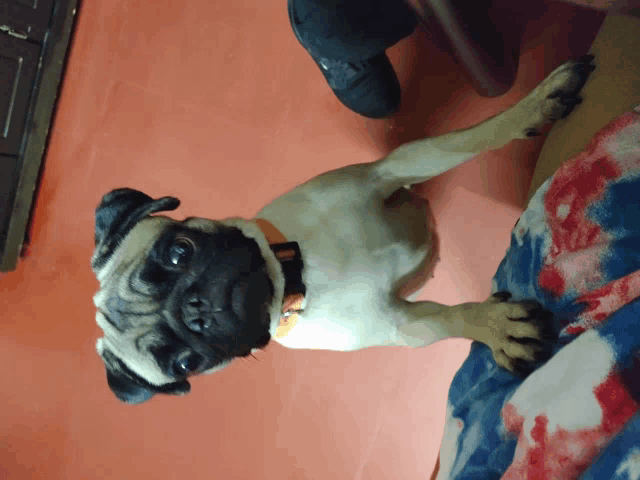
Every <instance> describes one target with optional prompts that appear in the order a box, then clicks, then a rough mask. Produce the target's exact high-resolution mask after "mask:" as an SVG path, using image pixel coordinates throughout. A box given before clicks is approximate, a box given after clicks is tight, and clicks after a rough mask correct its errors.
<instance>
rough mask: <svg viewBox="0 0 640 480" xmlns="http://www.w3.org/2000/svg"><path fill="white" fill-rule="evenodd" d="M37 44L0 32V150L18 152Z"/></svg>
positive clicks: (34, 66)
mask: <svg viewBox="0 0 640 480" xmlns="http://www.w3.org/2000/svg"><path fill="white" fill-rule="evenodd" d="M40 48H41V47H40V45H38V44H37V43H31V42H26V41H24V40H20V39H18V38H15V37H11V36H9V35H2V34H0V154H3V155H16V156H17V155H19V154H20V150H21V145H22V139H23V132H24V129H25V120H26V117H27V110H28V108H29V103H30V101H31V92H32V90H33V87H34V83H35V78H36V72H37V70H38V57H39V56H40Z"/></svg>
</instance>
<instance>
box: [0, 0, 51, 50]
mask: <svg viewBox="0 0 640 480" xmlns="http://www.w3.org/2000/svg"><path fill="white" fill-rule="evenodd" d="M52 6H53V0H2V1H1V3H0V30H3V31H4V32H5V33H8V34H10V35H15V36H16V37H18V38H22V39H29V40H30V41H34V42H38V43H42V42H43V41H44V37H45V34H46V33H47V30H48V28H49V19H50V18H51V8H52Z"/></svg>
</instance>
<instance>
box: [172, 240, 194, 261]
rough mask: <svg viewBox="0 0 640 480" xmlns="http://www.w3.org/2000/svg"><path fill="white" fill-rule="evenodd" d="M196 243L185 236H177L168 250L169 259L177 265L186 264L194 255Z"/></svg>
mask: <svg viewBox="0 0 640 480" xmlns="http://www.w3.org/2000/svg"><path fill="white" fill-rule="evenodd" d="M194 252H195V245H194V244H193V242H192V241H191V240H189V239H188V238H184V237H179V238H176V240H175V241H174V242H173V245H171V246H170V247H169V251H168V252H167V260H168V261H169V263H170V264H171V265H173V266H176V267H181V266H183V265H186V264H187V263H189V261H190V260H191V257H193V254H194Z"/></svg>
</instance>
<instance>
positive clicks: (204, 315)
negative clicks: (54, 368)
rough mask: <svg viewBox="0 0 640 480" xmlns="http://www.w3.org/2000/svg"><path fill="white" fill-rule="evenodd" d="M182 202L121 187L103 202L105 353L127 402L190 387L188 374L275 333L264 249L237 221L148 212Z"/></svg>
mask: <svg viewBox="0 0 640 480" xmlns="http://www.w3.org/2000/svg"><path fill="white" fill-rule="evenodd" d="M170 200H173V201H174V202H173V203H169V204H167V202H170ZM174 205H175V206H174ZM176 206H177V201H175V199H170V197H165V198H164V199H159V200H153V199H151V198H149V197H147V196H146V195H144V194H141V193H140V192H136V191H134V190H128V189H120V190H116V191H114V192H111V193H110V194H108V195H106V196H105V197H104V198H103V201H102V203H101V204H100V206H99V207H98V209H97V210H96V251H95V253H94V257H93V261H92V265H93V267H94V271H95V273H96V276H97V278H98V280H99V281H100V291H99V292H98V293H97V294H96V296H95V297H94V302H95V304H96V307H97V309H98V312H97V321H98V324H99V325H100V327H101V328H102V330H103V331H104V337H103V338H101V339H100V340H99V341H98V352H99V353H100V355H101V356H102V358H103V360H104V362H105V365H106V368H107V380H108V382H109V386H110V387H111V390H112V391H113V392H114V393H115V394H116V396H117V397H118V398H119V399H120V400H123V401H125V402H128V403H140V402H143V401H145V400H148V399H149V398H151V397H152V396H153V395H154V394H155V393H173V394H182V393H186V392H188V391H189V388H190V387H189V383H188V381H187V378H188V377H189V376H192V375H195V374H198V373H203V372H211V371H216V370H219V369H220V368H223V367H224V366H225V365H227V364H228V363H229V362H230V361H231V360H232V359H233V358H235V357H241V356H246V355H249V354H250V353H251V351H252V350H253V349H256V348H261V347H264V346H265V345H266V344H267V343H268V342H269V339H270V329H271V315H272V312H273V304H274V297H275V296H276V295H275V292H274V281H273V280H274V271H273V269H274V266H273V265H272V264H271V263H270V262H269V261H265V255H264V248H261V245H259V242H258V241H256V240H255V239H254V238H250V236H247V235H245V232H243V231H242V229H241V228H239V226H241V224H239V223H238V222H237V221H231V222H214V221H211V220H204V219H196V218H190V219H186V220H184V221H182V222H177V221H174V220H171V219H169V218H167V217H163V216H149V214H150V213H154V212H157V211H160V210H167V209H174V208H176ZM114 240H115V241H114ZM262 247H264V245H262ZM268 260H269V259H268Z"/></svg>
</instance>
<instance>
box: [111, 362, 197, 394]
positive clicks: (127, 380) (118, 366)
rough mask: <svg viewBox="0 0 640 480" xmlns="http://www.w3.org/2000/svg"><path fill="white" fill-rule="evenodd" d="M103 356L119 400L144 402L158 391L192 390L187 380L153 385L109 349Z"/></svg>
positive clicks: (113, 389)
mask: <svg viewBox="0 0 640 480" xmlns="http://www.w3.org/2000/svg"><path fill="white" fill-rule="evenodd" d="M101 356H102V358H103V360H104V362H105V367H106V369H107V384H108V385H109V388H110V389H111V391H112V392H113V393H114V394H115V396H116V397H117V398H118V400H120V401H122V402H125V403H129V404H137V403H144V402H146V401H147V400H149V399H150V398H151V397H153V396H154V395H155V394H156V393H165V394H170V395H185V394H187V393H189V392H190V391H191V385H190V384H189V382H188V381H186V380H182V381H178V382H173V383H167V384H165V385H159V386H158V385H152V384H150V383H149V382H147V381H146V380H145V379H143V378H142V377H140V376H139V375H137V374H136V373H134V372H133V371H131V369H129V367H127V366H126V365H125V364H124V362H123V361H122V360H120V359H119V358H117V357H116V356H115V355H114V354H113V353H111V352H110V351H109V350H103V351H102V354H101Z"/></svg>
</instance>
